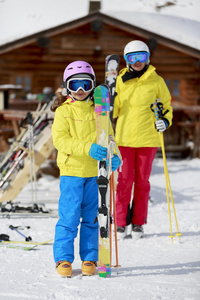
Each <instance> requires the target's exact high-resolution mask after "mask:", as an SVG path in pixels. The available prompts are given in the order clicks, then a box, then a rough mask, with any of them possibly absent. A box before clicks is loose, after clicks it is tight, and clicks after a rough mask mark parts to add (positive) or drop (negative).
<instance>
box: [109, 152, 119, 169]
mask: <svg viewBox="0 0 200 300" xmlns="http://www.w3.org/2000/svg"><path fill="white" fill-rule="evenodd" d="M120 163H121V161H120V159H119V157H118V156H117V155H116V154H114V156H113V157H112V160H111V164H112V171H113V172H114V171H115V170H117V169H118V168H119V166H120Z"/></svg>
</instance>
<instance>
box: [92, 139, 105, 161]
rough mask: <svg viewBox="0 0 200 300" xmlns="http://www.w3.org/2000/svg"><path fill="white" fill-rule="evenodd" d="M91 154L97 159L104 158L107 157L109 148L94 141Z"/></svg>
mask: <svg viewBox="0 0 200 300" xmlns="http://www.w3.org/2000/svg"><path fill="white" fill-rule="evenodd" d="M89 155H90V156H91V157H92V158H94V159H96V160H102V159H104V158H106V157H107V148H105V147H102V146H100V145H98V144H95V143H94V144H92V146H91V148H90V151H89Z"/></svg>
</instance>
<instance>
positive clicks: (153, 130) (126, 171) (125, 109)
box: [113, 40, 172, 238]
mask: <svg viewBox="0 0 200 300" xmlns="http://www.w3.org/2000/svg"><path fill="white" fill-rule="evenodd" d="M149 56H150V52H149V48H148V46H147V45H146V44H145V43H144V42H142V41H137V40H136V41H132V42H130V43H128V44H127V45H126V46H125V48H124V59H125V61H126V68H124V69H122V70H121V71H120V73H119V76H118V77H117V83H116V90H115V91H116V97H115V105H114V112H113V128H114V129H115V127H116V130H115V131H116V135H115V136H116V142H117V144H118V146H119V150H120V152H121V155H122V160H123V165H122V172H119V176H118V184H117V193H116V213H117V231H118V233H119V234H118V235H120V233H121V237H124V236H125V234H126V232H125V226H126V225H128V224H127V221H128V218H129V219H130V218H131V223H132V236H134V237H136V238H140V237H142V235H143V226H142V225H143V224H146V223H147V213H148V199H149V191H150V183H149V177H150V173H151V169H152V163H153V160H154V157H155V155H156V151H157V147H160V139H159V132H163V131H164V130H165V129H166V128H168V127H169V126H170V125H171V124H172V107H171V105H170V101H171V96H170V93H169V90H168V88H167V86H166V84H165V82H164V80H163V78H162V77H160V76H159V75H157V73H156V71H155V68H154V67H153V66H152V65H150V61H149ZM158 98H160V101H161V104H162V105H163V108H164V110H163V111H162V116H161V119H160V120H159V121H156V120H155V117H154V113H153V112H152V110H151V105H152V103H154V102H156V99H158ZM154 123H155V124H154ZM133 183H134V195H133V205H132V215H131V217H130V215H128V211H129V212H130V210H129V204H130V200H131V193H132V187H133Z"/></svg>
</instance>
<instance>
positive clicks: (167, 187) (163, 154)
mask: <svg viewBox="0 0 200 300" xmlns="http://www.w3.org/2000/svg"><path fill="white" fill-rule="evenodd" d="M157 100H158V99H157ZM157 100H156V102H154V103H153V110H154V114H155V118H156V121H158V120H159V115H158V107H157ZM159 137H160V143H161V149H162V156H163V164H164V173H165V184H166V194H167V204H168V211H169V221H170V232H171V236H170V237H171V239H172V243H173V237H174V236H173V233H172V222H171V211H170V201H169V190H170V196H171V203H172V207H173V211H174V217H175V222H176V227H177V234H176V235H178V236H179V239H180V235H181V233H180V232H179V228H178V222H177V217H176V211H175V206H174V200H173V195H172V190H171V185H170V179H169V173H168V168H167V161H166V155H165V146H164V137H163V132H159Z"/></svg>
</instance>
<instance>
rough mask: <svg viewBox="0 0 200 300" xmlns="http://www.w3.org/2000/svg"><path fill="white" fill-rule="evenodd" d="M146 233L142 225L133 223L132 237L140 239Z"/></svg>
mask: <svg viewBox="0 0 200 300" xmlns="http://www.w3.org/2000/svg"><path fill="white" fill-rule="evenodd" d="M143 234H144V229H143V226H142V225H137V224H133V225H132V237H133V238H135V239H140V238H141V237H142V236H143Z"/></svg>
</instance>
